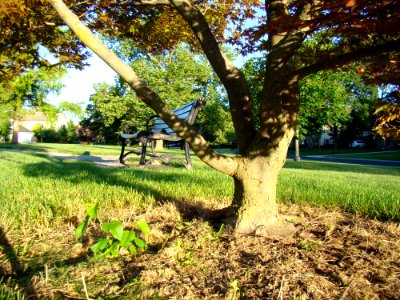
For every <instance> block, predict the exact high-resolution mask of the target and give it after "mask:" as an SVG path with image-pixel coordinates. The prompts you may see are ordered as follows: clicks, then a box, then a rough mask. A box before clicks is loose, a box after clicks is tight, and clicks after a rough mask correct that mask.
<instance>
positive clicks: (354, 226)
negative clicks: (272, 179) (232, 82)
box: [0, 203, 400, 299]
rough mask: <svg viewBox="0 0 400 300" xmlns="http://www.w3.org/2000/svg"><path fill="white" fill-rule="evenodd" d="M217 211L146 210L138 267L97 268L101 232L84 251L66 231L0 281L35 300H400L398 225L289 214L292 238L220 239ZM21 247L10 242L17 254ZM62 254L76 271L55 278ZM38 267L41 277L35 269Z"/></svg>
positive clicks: (227, 234) (101, 264) (52, 233)
mask: <svg viewBox="0 0 400 300" xmlns="http://www.w3.org/2000/svg"><path fill="white" fill-rule="evenodd" d="M209 208H210V207H208V208H207V207H204V206H201V205H192V206H188V205H185V204H178V203H175V204H172V203H165V204H162V205H159V206H156V207H153V208H151V209H147V210H146V211H145V212H143V214H142V215H140V216H138V218H139V219H145V220H147V222H149V224H150V226H151V228H152V234H151V241H150V245H151V247H150V249H149V250H148V251H147V252H145V253H143V254H141V255H139V256H137V257H136V258H135V257H131V256H123V257H119V258H117V259H113V260H105V259H97V260H94V259H93V257H92V254H91V253H90V250H89V247H90V245H91V244H92V243H93V241H94V240H95V239H96V236H97V234H98V233H99V228H97V227H96V226H98V225H92V226H91V227H90V228H89V233H90V234H89V238H88V239H87V240H85V241H84V242H83V243H79V242H77V241H76V240H74V238H73V230H74V228H73V227H74V226H71V225H68V224H66V225H65V228H64V229H65V230H64V231H63V230H60V228H57V229H48V232H47V233H46V239H45V242H46V244H47V248H46V251H44V250H43V249H42V251H40V249H35V247H36V246H34V245H33V246H32V247H31V248H30V249H29V250H28V252H27V253H26V254H25V256H24V258H23V259H25V261H24V262H23V264H24V265H26V266H29V265H31V267H28V268H27V269H26V271H25V274H23V275H15V274H14V275H13V274H12V270H11V265H10V263H9V261H7V260H4V259H2V260H1V265H0V271H2V272H3V274H2V276H9V277H11V278H13V280H14V281H13V282H14V283H16V284H18V286H19V289H21V290H22V291H24V292H25V293H26V294H27V295H30V297H29V296H28V298H38V299H43V298H47V299H55V298H60V299H61V298H73V299H75V298H85V293H84V290H83V287H82V276H83V277H84V279H85V284H86V288H87V291H88V295H89V297H90V298H113V299H120V298H123V297H126V298H127V299H239V298H241V299H400V251H399V249H400V226H399V224H396V223H388V222H380V221H376V220H370V219H365V218H361V217H358V216H355V215H351V214H347V213H343V212H340V211H333V210H327V209H322V208H315V207H308V206H298V205H291V206H285V205H280V211H281V213H283V214H285V215H291V216H294V218H293V219H292V222H293V223H294V224H295V226H296V227H297V228H298V231H297V232H296V234H295V235H294V236H290V237H286V238H268V237H256V236H235V235H234V234H232V232H231V230H230V229H229V228H225V229H224V230H223V231H222V233H221V234H218V233H215V228H213V227H212V225H210V223H209V222H207V221H204V220H205V219H207V218H208V217H209V211H210V210H209ZM129 213H131V212H126V214H129ZM119 217H123V216H122V215H120V216H119ZM66 223H69V224H71V220H69V221H68V222H66ZM214 225H215V224H214ZM218 226H219V225H216V228H217V229H218ZM36 234H37V233H36ZM18 237H21V236H20V235H15V237H13V236H11V235H9V236H8V239H9V241H10V243H15V244H18V243H21V242H22V240H18ZM27 238H28V239H29V237H27V236H25V237H24V239H25V240H26V239H27ZM31 238H33V236H32V237H31ZM21 239H22V237H21ZM37 247H38V246H37ZM42 247H43V245H42ZM66 249H69V250H68V251H67V250H66ZM61 252H64V254H65V252H67V253H66V254H67V257H66V259H65V260H64V264H68V265H67V268H64V269H63V272H59V275H54V274H55V273H57V272H56V270H57V268H59V267H60V266H61V265H62V263H61V265H60V261H59V260H57V259H56V257H57V254H59V253H61ZM44 257H47V259H48V260H47V261H46V260H43V259H44ZM52 257H53V258H52ZM37 261H42V264H41V267H39V266H37V267H34V266H33V264H34V263H35V262H37ZM43 265H46V266H47V267H46V269H47V270H48V271H47V272H48V275H47V276H48V277H49V278H46V276H44V273H45V269H44V267H43ZM65 272H68V274H67V275H66V274H65ZM52 276H54V277H52ZM3 282H4V281H3Z"/></svg>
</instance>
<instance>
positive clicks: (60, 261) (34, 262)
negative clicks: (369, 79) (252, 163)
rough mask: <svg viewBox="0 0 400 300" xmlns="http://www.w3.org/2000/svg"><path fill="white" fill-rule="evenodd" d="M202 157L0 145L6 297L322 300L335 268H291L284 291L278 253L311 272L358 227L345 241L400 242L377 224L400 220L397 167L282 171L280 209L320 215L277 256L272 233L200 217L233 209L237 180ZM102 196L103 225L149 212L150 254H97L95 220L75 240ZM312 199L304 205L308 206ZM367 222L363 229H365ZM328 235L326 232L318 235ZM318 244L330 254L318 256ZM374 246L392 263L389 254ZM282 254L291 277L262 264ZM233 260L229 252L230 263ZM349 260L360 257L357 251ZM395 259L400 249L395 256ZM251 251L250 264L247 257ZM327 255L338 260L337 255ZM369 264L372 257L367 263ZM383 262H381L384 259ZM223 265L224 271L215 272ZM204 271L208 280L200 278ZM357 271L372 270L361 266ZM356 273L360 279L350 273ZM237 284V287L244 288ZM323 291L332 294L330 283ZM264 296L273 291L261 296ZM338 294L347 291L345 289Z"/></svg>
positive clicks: (318, 165)
mask: <svg viewBox="0 0 400 300" xmlns="http://www.w3.org/2000/svg"><path fill="white" fill-rule="evenodd" d="M24 146H25V145H23V146H22V147H24ZM0 147H1V148H7V147H9V145H7V144H0ZM27 147H31V146H30V145H29V146H27ZM35 147H39V149H41V150H43V151H48V152H53V151H55V149H57V150H58V151H59V152H70V153H71V152H72V153H75V154H88V153H90V154H103V155H106V154H108V155H118V153H119V149H118V147H114V146H82V145H67V146H65V145H57V144H36V145H35ZM25 149H26V148H25ZM37 149H38V148H28V149H27V150H37ZM75 151H76V152H75ZM193 160H194V163H193V164H194V170H193V171H187V170H186V169H185V168H183V167H181V166H179V165H177V166H175V167H172V168H158V169H156V168H138V167H131V168H99V167H97V166H95V165H94V164H93V163H92V162H89V161H80V160H70V159H65V160H64V159H56V158H51V157H49V156H47V155H46V154H41V153H30V152H10V151H0V182H1V184H2V188H1V189H0V207H1V211H0V298H1V297H2V295H5V294H6V293H8V295H11V294H13V295H14V296H15V297H10V298H13V299H16V298H17V296H18V295H17V294H18V293H21V295H22V296H21V295H20V296H21V297H23V295H28V294H29V295H32V293H33V292H34V293H35V294H33V295H34V297H33V298H35V297H36V298H57V297H58V298H71V297H72V298H82V297H83V298H85V294H86V293H88V294H89V295H90V297H91V298H99V299H101V298H102V299H104V298H113V299H120V298H124V297H125V298H127V299H132V298H131V296H132V295H134V294H135V295H137V298H136V297H133V299H167V298H171V297H178V298H187V299H207V298H209V299H215V297H217V296H218V297H220V298H229V299H237V298H239V296H240V295H242V296H243V297H250V298H252V297H255V298H268V297H269V296H271V297H272V296H274V297H273V298H277V297H278V294H277V293H275V291H277V292H278V291H279V290H280V289H282V291H283V292H284V293H285V295H286V296H288V297H289V296H290V297H291V298H290V299H292V298H293V299H294V298H296V297H297V296H296V295H295V294H296V293H297V292H299V293H300V294H297V295H298V296H299V297H300V298H301V297H302V296H301V295H305V296H307V297H306V298H310V297H311V298H318V294H315V293H316V292H315V291H314V292H313V291H311V290H309V287H310V285H311V284H313V283H314V284H316V285H317V286H318V288H320V289H321V290H322V289H323V288H324V287H323V286H321V284H322V283H321V282H318V280H326V278H328V277H329V276H330V275H329V276H328V275H327V274H325V273H318V272H320V271H318V270H316V271H315V270H314V271H315V272H317V273H318V274H319V275H318V274H317V273H312V274H314V275H312V276H316V277H313V278H314V279H313V280H312V281H310V282H308V281H307V280H308V279H307V278H309V277H307V276H305V277H302V278H303V279H301V280H300V279H299V278H300V277H296V276H297V275H296V276H295V275H293V276H294V277H293V279H290V280H289V279H287V280H289V281H287V284H289V283H290V284H289V285H288V286H284V281H285V280H284V279H282V276H289V275H286V274H289V273H288V272H289V271H288V270H287V269H285V268H283V265H282V263H281V259H283V260H284V261H286V262H287V263H289V262H290V263H291V262H293V263H296V262H299V261H303V260H304V262H305V264H304V265H302V266H301V268H306V266H307V268H308V267H310V266H313V264H314V263H315V264H316V265H315V268H317V265H318V264H319V263H318V262H317V261H314V259H317V257H320V256H318V255H319V254H318V253H320V254H321V255H322V254H323V253H325V254H326V253H327V252H323V251H325V250H322V249H325V247H328V246H327V244H326V243H328V242H327V241H328V240H329V239H331V238H332V239H338V238H341V237H342V236H348V235H352V234H356V233H357V236H353V235H352V238H351V239H352V240H351V241H350V240H349V241H347V242H346V243H352V241H353V240H360V243H361V240H363V236H364V235H365V234H366V233H365V232H364V231H363V230H369V229H368V228H372V227H373V226H375V227H373V228H376V232H387V233H388V234H389V233H390V232H392V231H391V230H394V231H393V232H392V233H391V234H392V235H391V236H388V237H384V238H382V239H383V240H385V241H388V242H387V243H386V244H385V245H388V246H390V249H396V246H394V244H392V239H393V243H398V242H399V238H398V236H397V234H398V233H397V231H399V230H398V228H397V229H390V228H392V227H390V228H389V227H387V228H386V227H385V229H382V228H383V227H382V228H381V227H380V226H386V225H380V224H381V223H379V225H378V223H373V222H376V221H373V220H374V219H378V220H388V221H395V222H398V221H400V184H399V183H400V168H383V167H370V166H355V165H351V166H350V165H346V164H333V163H325V162H311V161H301V162H293V161H288V162H287V163H286V165H285V167H284V169H283V170H282V172H281V174H280V177H279V183H278V192H277V193H278V198H279V202H280V203H281V206H282V207H294V208H296V207H300V208H298V211H297V212H298V213H299V214H300V215H304V214H305V215H307V216H312V218H311V219H310V218H309V219H308V220H307V221H304V223H302V224H305V225H304V226H303V227H304V228H305V229H304V230H308V231H309V234H311V236H314V238H309V237H307V238H304V237H301V236H299V237H297V239H298V240H297V241H294V242H293V244H291V245H292V246H290V247H292V248H290V247H289V246H288V245H287V244H286V246H285V245H284V244H282V245H281V247H282V249H283V250H284V249H292V250H290V251H289V250H288V251H286V252H279V253H278V252H277V251H278V250H273V249H275V248H276V247H277V246H276V245H277V244H276V243H277V242H276V241H274V240H271V243H272V244H269V242H267V241H266V240H260V239H256V238H251V240H250V238H244V237H243V238H239V237H233V236H232V235H230V234H229V231H227V232H226V233H223V234H222V235H221V236H220V235H219V234H217V233H216V232H214V230H215V229H214V228H213V227H212V226H211V225H210V224H209V223H208V222H205V221H201V218H202V216H204V215H206V214H207V213H208V212H209V211H210V210H214V209H216V208H222V207H225V206H227V205H228V204H229V202H230V199H231V197H232V194H233V184H232V180H231V179H230V178H229V177H228V176H225V175H223V174H220V173H218V172H216V171H213V170H212V169H210V168H209V167H207V166H206V165H204V164H203V163H202V162H200V161H199V160H198V159H197V158H194V159H193ZM97 201H99V202H100V213H99V214H100V221H101V222H105V221H107V220H121V221H123V222H124V224H130V223H131V222H132V221H133V220H137V219H146V220H147V221H148V222H149V223H150V225H151V227H152V238H151V242H150V244H151V245H150V246H151V247H150V250H149V252H148V253H147V254H143V255H141V256H138V257H137V258H136V259H135V258H132V257H122V258H118V259H114V260H109V259H105V258H102V257H95V256H93V254H91V252H90V246H91V245H92V244H93V243H94V241H96V239H97V238H98V237H99V236H100V235H101V232H100V231H99V227H98V224H96V223H93V224H91V225H90V227H89V229H88V230H89V234H88V235H87V236H86V237H85V238H84V239H82V240H80V241H77V240H76V239H75V238H74V230H75V228H76V226H77V225H78V223H79V222H80V221H81V220H82V219H83V217H84V216H85V213H86V207H87V205H88V204H93V203H95V202H97ZM303 206H304V207H306V208H301V207H303ZM313 207H314V208H313ZM282 209H285V208H282ZM296 209H297V208H296ZM330 211H339V212H340V214H342V213H341V211H346V212H350V213H352V214H353V215H349V216H347V215H346V217H343V216H342V215H341V217H337V218H336V219H335V220H336V221H335V222H336V223H331V221H329V220H327V219H326V216H327V215H329V216H331V215H332V213H330ZM338 214H339V213H338ZM355 215H357V216H363V217H367V218H369V219H365V220H366V221H362V222H361V221H360V222H361V223H359V222H358V221H357V222H355V221H354V220H353V219H352V218H353V217H352V216H355ZM320 218H321V220H324V221H323V223H318V222H321V221H318V222H317V221H316V220H320ZM324 218H325V219H324ZM310 220H311V221H310ZM352 220H353V221H352ZM368 220H371V221H368ZM332 222H333V221H332ZM352 222H353V223H352ZM354 222H355V223H354ZM371 222H372V223H371ZM332 224H333V225H332ZM340 224H342V225H343V224H348V225H346V226H356V227H355V229H354V228H353V227H352V228H353V229H351V230H350V231H346V228H348V227H346V226H345V227H343V228H342V227H341V226H342V225H340ZM351 224H353V225H351ZM357 224H358V225H357ZM371 224H375V225H371ZM388 224H390V223H388ZM371 226H372V227H371ZM387 226H390V225H387ZM339 227H340V228H341V229H340V230H339V229H337V230H338V231H337V232H336V233H335V230H336V229H335V228H339ZM360 228H362V230H361V229H360ZM393 228H396V227H393ZM359 229H360V230H361V231H357V230H359ZM321 230H323V233H321V235H320V236H319V235H316V234H317V233H318V232H320V231H321ZM395 230H397V231H395ZM369 234H372V233H369ZM374 234H375V233H374ZM319 237H320V238H319ZM371 239H373V240H374V241H373V242H378V240H379V241H380V239H378V238H372V235H371ZM389 241H390V243H389ZM341 242H342V241H340V242H339V241H337V240H330V242H329V243H330V244H329V247H328V248H329V249H331V250H332V255H338V253H339V252H338V251H339V250H338V249H336V248H335V247H336V246H335V245H338V244H340V243H341ZM373 242H372V240H371V243H373ZM324 243H325V244H324ZM354 243H356V242H354ZM323 244H324V245H325V246H324V247H322V245H323ZM243 245H247V248H241V247H242V246H243ZM355 245H356V244H355ZM357 245H358V244H357ZM371 245H372V244H371ZM264 247H265V252H263V253H262V255H261V254H260V255H261V256H260V257H258V256H257V255H256V254H255V253H257V251H264V250H260V249H264ZM286 247H289V248H286ZM320 247H322V248H321V251H322V252H316V251H319V250H318V249H320ZM365 247H372V246H365V245H364V246H360V249H361V250H360V251H364V250H365V249H367V248H365ZM376 247H378V248H379V247H381V246H376ZM382 247H383V244H382ZM278 248H279V246H278ZM356 248H357V247H356ZM356 248H354V247H353V248H351V249H353V250H354V249H356ZM249 249H253V250H249ZM257 249H258V250H257ZM357 249H358V248H357ZM382 249H383V248H382ZM1 250H2V251H1ZM353 250H352V251H353ZM246 251H251V253H247V252H246ZM271 251H272V252H271ZM274 251H275V252H274ZM291 251H294V252H293V253H292V252H291ZM326 251H327V250H326ZM343 251H344V250H343ZM346 251H347V250H346ZM357 251H358V250H357ZM371 251H372V252H371V253H375V254H376V255H377V256H379V257H380V259H383V258H382V257H383V256H382V255H383V254H382V252H379V251H380V250H379V251H378V250H371ZM374 251H378V252H374ZM295 252H296V253H297V252H298V253H297V254H294V253H295ZM389 252H390V251H389ZM389 252H385V253H389ZM274 253H275V254H276V258H274V259H273V260H272V261H274V262H275V263H278V262H280V263H279V266H280V267H282V268H283V269H282V273H279V274H275V275H274V273H273V272H272V273H270V271H268V272H267V269H269V268H271V266H268V265H267V264H266V263H265V264H264V263H261V262H266V261H269V260H266V261H264V258H265V259H267V257H268V256H269V255H270V256H271V255H272V256H273V255H275V254H274ZM290 253H292V254H290ZM307 253H311V254H312V255H311V256H310V258H307V257H308V256H307V255H308V254H307ZM334 253H336V254H334ZM390 253H392V252H390ZM253 254H254V255H255V256H254V257H253V256H252V255H253ZM317 254H318V255H317ZM325 254H324V255H325ZM226 255H232V257H229V260H226V261H225V258H226ZM282 255H283V256H285V255H295V257H297V258H296V259H294V260H293V259H292V256H288V257H286V258H283V256H282ZM342 255H343V256H346V257H358V258H357V259H359V257H360V253H358V252H357V253H352V254H349V253H347V252H346V254H345V253H343V254H342ZM363 255H364V254H363ZM385 255H386V254H385ZM391 255H392V254H391ZM393 255H396V251H394V252H393ZM236 256H237V257H236ZM272 256H271V257H272ZM235 257H236V258H235ZM245 257H247V258H248V260H246V261H244V259H245ZM311 257H313V258H311ZM306 258H307V259H312V260H313V263H310V262H308V263H306V261H307V259H306ZM320 258H321V257H320ZM320 258H318V259H320ZM271 259H272V258H271ZM326 259H327V260H329V261H331V260H332V259H333V258H332V257H329V258H328V257H326ZM396 259H397V258H394V257H392V256H391V257H390V259H389V258H388V260H387V263H388V264H389V265H393V263H391V262H389V261H392V260H393V261H396ZM370 261H372V260H371V259H370V260H367V258H366V266H369V265H368V263H369V262H370ZM367 262H368V263H367ZM378 262H379V265H380V264H381V261H380V260H379V261H377V263H378ZM215 264H216V265H215ZM235 264H236V265H235ZM350 265H351V262H350V261H349V262H346V264H344V265H343V266H341V267H340V268H343V272H347V271H346V270H347V269H351V267H349V266H350ZM394 265H395V264H394ZM238 266H239V267H238ZM246 266H247V267H246ZM288 266H289V265H288ZM374 266H375V265H374ZM374 266H369V267H368V268H370V271H371V270H375V269H374V268H375V267H374ZM264 268H266V269H264ZM276 268H277V266H276ZM299 268H300V267H299ZM216 269H219V270H220V271H218V272H216V271H215V270H216ZM273 269H274V268H273ZM290 269H293V268H292V267H290ZM230 270H232V271H230ZM233 270H235V271H233ZM257 270H258V271H257ZM269 270H270V269H269ZM293 270H295V268H294V269H293ZM302 270H303V271H301V270H300V269H299V270H298V272H300V273H301V272H306V273H305V274H307V272H308V271H304V270H305V269H302ZM377 270H379V267H377ZM314 271H309V272H314ZM370 271H369V272H370ZM398 271H399V270H398V269H397V270H396V269H394V270H393V272H394V273H393V274H396V272H397V274H398ZM230 272H231V273H230ZM238 272H239V273H238ZM259 272H261V273H259ZM296 272H297V271H296ZM371 272H372V271H371ZM377 272H378V271H377ZM267 273H268V274H271V276H272V277H271V278H269V277H268V278H264V277H263V278H264V279H260V278H261V277H260V276H265V275H262V274H267ZM21 274H22V275H21ZM185 274H186V275H185ZM196 274H197V275H198V276H200V275H199V274H202V275H201V277H196V276H197V275H196ZM296 274H297V273H296ZM315 274H317V275H315ZM359 274H364V273H363V272H361V271H360V272H359ZM388 274H389V273H387V274H385V275H382V276H383V277H385V278H391V277H390V276H391V275H390V274H392V273H390V274H389V275H390V276H389V275H388ZM216 276H217V277H216ZM218 276H221V277H218ZM310 276H311V275H310ZM327 276H328V277H327ZM343 276H344V275H343ZM346 276H347V275H346ZM360 276H361V275H360ZM362 276H364V275H362ZM371 276H372V275H371ZM393 276H395V275H393ZM2 277H3V279H1V278H2ZM278 277H279V278H281V279H282V280H281V281H276V278H278ZM350 277H351V274H349V275H348V278H350ZM168 278H169V279H168ZM185 278H186V279H185ZM187 278H192V279H191V280H192V281H189V282H187V280H188V279H187ZM273 278H275V279H273ZM296 278H297V279H296ZM310 278H311V277H310ZM324 278H325V279H324ZM340 278H341V279H337V278H336V279H335V278H333V279H332V278H330V279H329V280H331V279H332V282H334V283H335V285H336V286H337V285H338V284H337V282H338V281H339V280H344V279H343V278H344V277H343V278H342V277H340ZM351 278H355V277H351ZM363 278H364V277H363ZM161 279H162V280H161ZM317 279H318V280H317ZM160 280H161V281H160ZM195 280H197V282H195ZM209 280H211V281H209ZM212 280H215V281H212ZM260 280H261V281H260ZM263 280H264V281H263ZM268 280H272V281H271V282H270V283H269V287H268V288H267V285H268V284H266V282H265V281H268ZM291 280H292V281H291ZM299 280H300V281H302V280H303V281H302V282H303V283H302V284H301V286H300V285H297V286H296V284H297V283H296V282H299ZM387 280H389V279H387ZM83 282H85V284H84V285H83ZM268 282H269V281H268ZM393 282H396V281H393ZM168 283H169V285H168ZM291 284H293V286H291ZM346 284H349V285H350V281H349V283H346V282H345V281H343V282H342V286H343V290H342V291H341V292H340V288H341V287H340V285H339V290H337V293H338V294H337V295H341V294H340V293H343V291H344V290H345V289H346V286H347V285H346ZM388 284H389V283H388ZM390 284H392V283H390ZM236 285H239V286H237V288H235V286H236ZM354 285H355V284H354ZM185 286H186V287H187V289H185V288H184V287H185ZM307 286H308V288H307ZM354 288H356V287H354ZM393 288H395V287H394V286H393ZM200 289H201V291H200ZM326 290H327V291H330V293H334V292H333V290H334V289H333V288H332V287H331V286H329V285H327V286H326ZM361 290H362V291H365V289H364V290H363V289H361ZM377 290H379V289H378V288H377ZM389 290H390V289H389ZM397 290H398V289H397ZM13 291H15V292H13ZM263 291H264V292H265V293H266V294H260V293H262V292H263ZM335 291H336V290H335ZM2 293H3V294H2ZM190 293H195V294H190ZM196 293H198V294H196ZM274 293H275V294H274ZM293 293H295V294H293ZM302 293H303V294H302ZM335 293H336V292H335ZM371 293H372V292H371ZM252 295H253V296H252ZM268 295H269V296H268ZM331 295H332V297H333V298H338V297H336V296H337V295H336V294H331ZM335 295H336V296H335ZM371 295H372V296H373V295H375V294H364V295H361V296H360V295H359V294H358V296H357V297H359V298H360V297H361V298H365V297H366V298H370V297H372V296H371ZM377 295H378V296H379V295H380V296H382V297H383V296H385V297H389V296H390V294H377ZM393 295H394V294H393ZM396 296H397V294H396V295H395V296H394V297H396ZM218 297H217V298H218ZM354 297H355V298H357V297H356V296H354ZM385 297H384V298H385ZM339 298H340V297H339ZM1 299H3V298H1ZM6 299H7V298H6Z"/></svg>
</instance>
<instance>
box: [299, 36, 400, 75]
mask: <svg viewBox="0 0 400 300" xmlns="http://www.w3.org/2000/svg"><path fill="white" fill-rule="evenodd" d="M338 50H339V51H334V52H331V53H327V54H326V55H320V56H319V57H318V59H316V60H314V61H313V62H311V63H310V64H308V66H306V67H303V68H301V69H299V70H297V71H296V72H295V73H296V74H298V75H299V76H300V78H303V77H305V76H307V75H309V74H312V73H315V72H318V71H321V70H327V69H331V68H334V67H340V66H343V65H346V64H348V63H351V62H353V61H357V60H360V59H363V58H366V57H373V56H375V55H379V54H382V53H385V52H393V51H399V50H400V39H397V40H394V41H389V42H386V43H384V44H381V45H374V46H370V47H365V48H361V49H356V50H354V51H352V52H342V51H340V49H338Z"/></svg>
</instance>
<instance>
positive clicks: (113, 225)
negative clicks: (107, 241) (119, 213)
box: [109, 221, 124, 241]
mask: <svg viewBox="0 0 400 300" xmlns="http://www.w3.org/2000/svg"><path fill="white" fill-rule="evenodd" d="M109 225H110V232H111V234H112V236H113V237H114V238H116V239H117V240H119V241H120V240H121V239H122V234H123V232H124V226H123V225H122V222H120V221H111V222H110V224H109Z"/></svg>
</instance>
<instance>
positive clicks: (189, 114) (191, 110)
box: [151, 99, 205, 134]
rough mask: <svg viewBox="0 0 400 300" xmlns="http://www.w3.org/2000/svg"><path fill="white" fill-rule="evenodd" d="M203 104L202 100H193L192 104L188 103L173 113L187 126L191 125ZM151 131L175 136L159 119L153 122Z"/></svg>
mask: <svg viewBox="0 0 400 300" xmlns="http://www.w3.org/2000/svg"><path fill="white" fill-rule="evenodd" d="M204 104H205V101H204V100H203V99H199V100H193V101H192V102H189V103H187V104H185V105H183V106H180V107H178V108H176V109H174V113H175V115H176V116H177V117H178V118H180V119H183V120H186V122H188V123H189V124H193V123H194V121H195V119H196V116H197V113H198V112H199V110H200V109H201V108H202V107H203V106H204ZM151 131H153V132H162V133H165V134H175V132H174V131H173V130H172V129H171V128H169V127H168V125H167V124H165V122H164V121H163V120H161V119H160V118H157V119H156V120H155V121H154V124H153V127H152V128H151Z"/></svg>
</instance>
